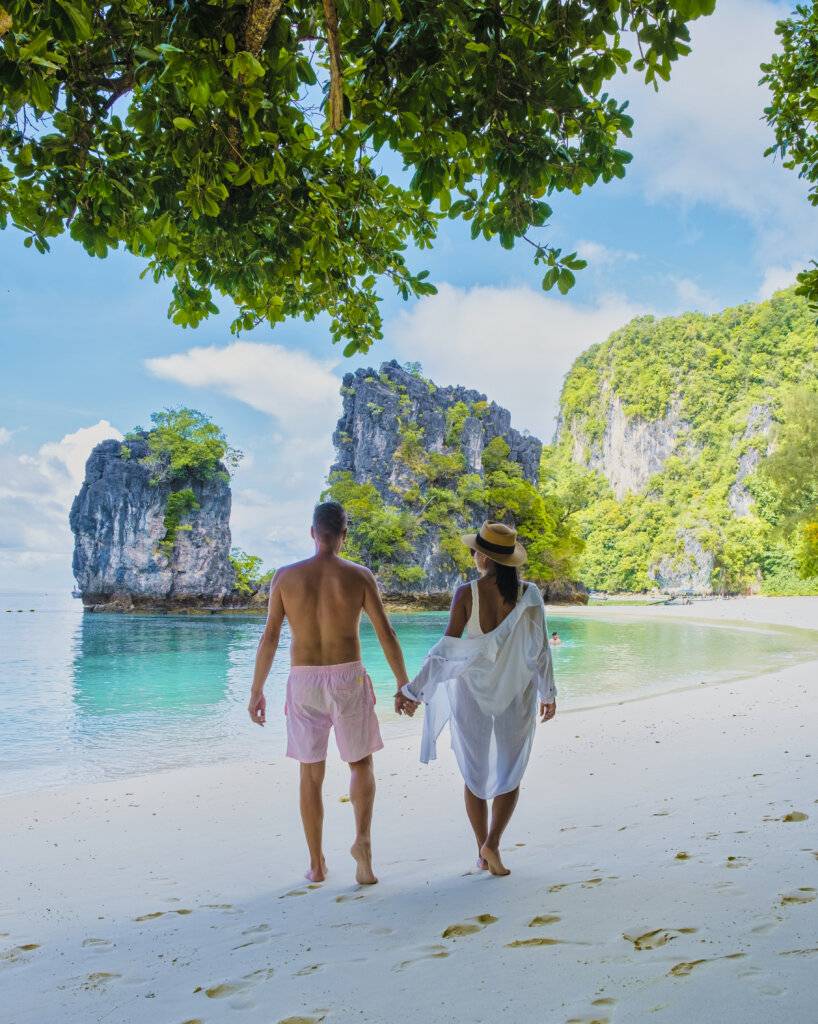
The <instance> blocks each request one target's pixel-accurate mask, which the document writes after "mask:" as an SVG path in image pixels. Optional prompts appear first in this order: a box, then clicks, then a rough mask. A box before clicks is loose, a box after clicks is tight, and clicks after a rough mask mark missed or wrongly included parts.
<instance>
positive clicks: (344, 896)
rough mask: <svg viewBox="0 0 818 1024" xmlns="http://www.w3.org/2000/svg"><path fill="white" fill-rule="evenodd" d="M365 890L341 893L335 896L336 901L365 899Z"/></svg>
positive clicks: (347, 901)
mask: <svg viewBox="0 0 818 1024" xmlns="http://www.w3.org/2000/svg"><path fill="white" fill-rule="evenodd" d="M365 899H366V893H365V892H345V893H341V895H340V896H336V897H335V902H336V903H349V902H350V901H352V900H365Z"/></svg>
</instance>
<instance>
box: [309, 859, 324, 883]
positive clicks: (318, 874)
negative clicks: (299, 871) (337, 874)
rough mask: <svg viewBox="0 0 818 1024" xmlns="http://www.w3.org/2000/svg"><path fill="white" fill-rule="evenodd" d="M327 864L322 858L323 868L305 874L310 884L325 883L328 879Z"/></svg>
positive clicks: (313, 869) (310, 870) (311, 869)
mask: <svg viewBox="0 0 818 1024" xmlns="http://www.w3.org/2000/svg"><path fill="white" fill-rule="evenodd" d="M328 870H329V869H328V868H327V862H326V861H325V860H324V858H323V857H322V858H321V866H320V867H316V868H310V869H309V870H308V871H305V872H304V877H305V878H306V879H307V881H308V882H324V881H326V878H327V871H328Z"/></svg>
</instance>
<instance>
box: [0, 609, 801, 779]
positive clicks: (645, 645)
mask: <svg viewBox="0 0 818 1024" xmlns="http://www.w3.org/2000/svg"><path fill="white" fill-rule="evenodd" d="M7 609H11V610H10V611H7ZM18 609H20V610H19V611H18ZM393 621H394V623H395V626H396V628H397V630H398V634H399V636H400V639H401V643H402V645H403V648H404V652H405V655H406V659H407V664H408V668H409V671H410V673H411V672H414V671H416V670H417V669H418V667H419V666H420V664H421V661H422V659H423V656H424V654H425V653H426V651H427V650H428V649H429V647H430V646H431V645H432V644H433V643H434V642H435V640H437V639H438V637H439V636H440V635H441V633H442V631H443V628H444V625H445V621H446V614H445V613H443V612H423V613H411V614H401V615H394V616H393ZM262 626H263V621H262V619H261V618H260V617H258V616H246V617H245V616H204V617H199V616H123V615H97V614H94V615H88V614H83V612H82V609H81V606H80V602H79V601H72V600H71V599H70V598H66V597H63V596H62V595H48V594H46V595H36V596H32V595H27V596H26V595H13V594H2V593H0V793H8V792H16V791H23V790H27V789H30V788H35V787H39V786H44V785H45V786H48V785H59V784H62V783H66V782H75V781H88V780H102V779H107V778H115V777H122V776H128V775H133V774H141V773H143V772H150V771H155V770H159V769H164V768H171V767H176V766H182V765H192V764H197V763H202V762H213V761H218V760H224V759H231V758H242V757H251V758H261V759H267V760H272V759H273V758H277V757H280V756H281V755H282V754H283V749H284V744H283V734H284V722H283V703H284V685H285V681H286V676H287V664H288V658H287V650H286V648H287V646H288V639H287V636H286V633H285V635H284V637H283V640H282V650H281V651H280V653H279V656H278V658H277V659H276V663H275V665H274V667H273V671H272V674H271V677H270V681H269V683H268V685H267V697H268V725H267V727H266V728H265V729H264V730H262V729H259V728H257V727H254V726H253V725H252V723H251V722H250V721H249V719H248V716H247V713H246V710H245V707H246V701H247V693H248V689H249V684H250V679H251V675H252V666H253V658H254V655H255V649H256V644H257V643H258V638H259V634H260V632H261V629H262ZM550 626H551V628H552V629H557V630H558V631H559V633H560V635H561V637H562V639H563V644H562V645H561V646H560V647H557V648H555V649H554V652H553V653H554V661H555V672H556V678H557V686H558V688H559V702H560V708H561V710H566V709H571V708H578V707H582V706H589V705H595V704H603V703H607V702H610V701H617V700H622V699H629V698H633V697H639V696H644V695H646V694H648V693H651V692H656V691H663V690H670V689H675V688H678V687H684V686H690V685H697V684H700V683H708V682H717V681H720V680H726V679H732V678H737V677H741V676H743V675H750V674H755V673H757V672H761V671H764V670H769V669H773V668H776V667H781V666H783V665H786V664H792V663H794V662H798V661H803V660H806V659H808V658H816V657H818V639H816V638H815V637H814V636H813V635H811V634H809V633H806V632H804V631H797V630H791V631H787V630H775V629H770V630H763V629H738V628H735V629H733V628H724V627H713V626H707V625H703V624H699V623H693V622H687V621H686V622H656V621H652V620H649V619H644V620H636V621H628V622H615V621H612V620H611V621H606V620H605V619H604V618H593V619H591V618H586V617H580V616H578V615H572V614H571V612H570V610H569V609H566V610H561V611H560V612H559V614H554V615H552V616H551V617H550ZM285 628H286V627H285ZM362 644H363V656H364V661H365V663H366V665H367V667H368V669H369V672H370V674H371V676H372V678H373V681H374V683H375V689H376V693H377V696H378V711H379V714H380V715H381V717H382V719H384V725H385V727H386V728H387V729H388V728H390V727H392V728H394V727H395V725H394V723H396V722H397V721H398V720H396V719H395V716H394V714H393V712H392V710H391V699H390V698H391V695H392V693H393V692H394V685H393V682H392V679H391V677H390V673H389V669H388V667H387V665H386V662H385V660H384V658H383V655H382V654H381V652H380V649H379V647H378V644H377V641H376V640H375V637H374V634H373V632H372V629H371V627H370V626H369V624H368V623H367V622H365V623H364V626H363V631H362ZM405 721H406V720H400V722H401V723H402V725H403V723H405ZM417 721H418V720H417V719H416V720H415V722H414V723H412V728H417V725H416V723H417ZM390 723H392V724H391V725H390ZM403 727H404V728H406V727H407V726H406V725H403ZM331 756H336V755H335V754H334V753H332V754H331Z"/></svg>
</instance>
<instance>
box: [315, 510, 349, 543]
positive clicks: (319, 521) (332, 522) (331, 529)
mask: <svg viewBox="0 0 818 1024" xmlns="http://www.w3.org/2000/svg"><path fill="white" fill-rule="evenodd" d="M312 528H313V530H315V533H316V534H317V536H319V537H326V538H327V539H328V540H329V539H332V540H334V539H336V538H337V537H340V536H341V534H342V533H343V532H344V530H345V529H346V528H347V514H346V512H345V511H344V506H343V505H342V504H341V503H340V502H339V501H322V502H321V503H320V504H319V505H316V506H315V509H314V511H313V513H312Z"/></svg>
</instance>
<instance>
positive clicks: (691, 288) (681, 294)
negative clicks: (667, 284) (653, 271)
mask: <svg viewBox="0 0 818 1024" xmlns="http://www.w3.org/2000/svg"><path fill="white" fill-rule="evenodd" d="M670 281H671V283H672V285H673V288H674V290H675V292H676V297H677V299H678V300H679V312H687V311H688V310H698V311H699V312H700V313H715V312H716V310H718V309H720V308H721V303H720V302H719V300H718V299H717V298H716V297H715V295H711V293H710V292H708V291H707V290H706V289H705V288H702V286H701V285H700V284H697V282H696V281H693V280H692V279H691V278H689V277H671V278H670Z"/></svg>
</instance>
